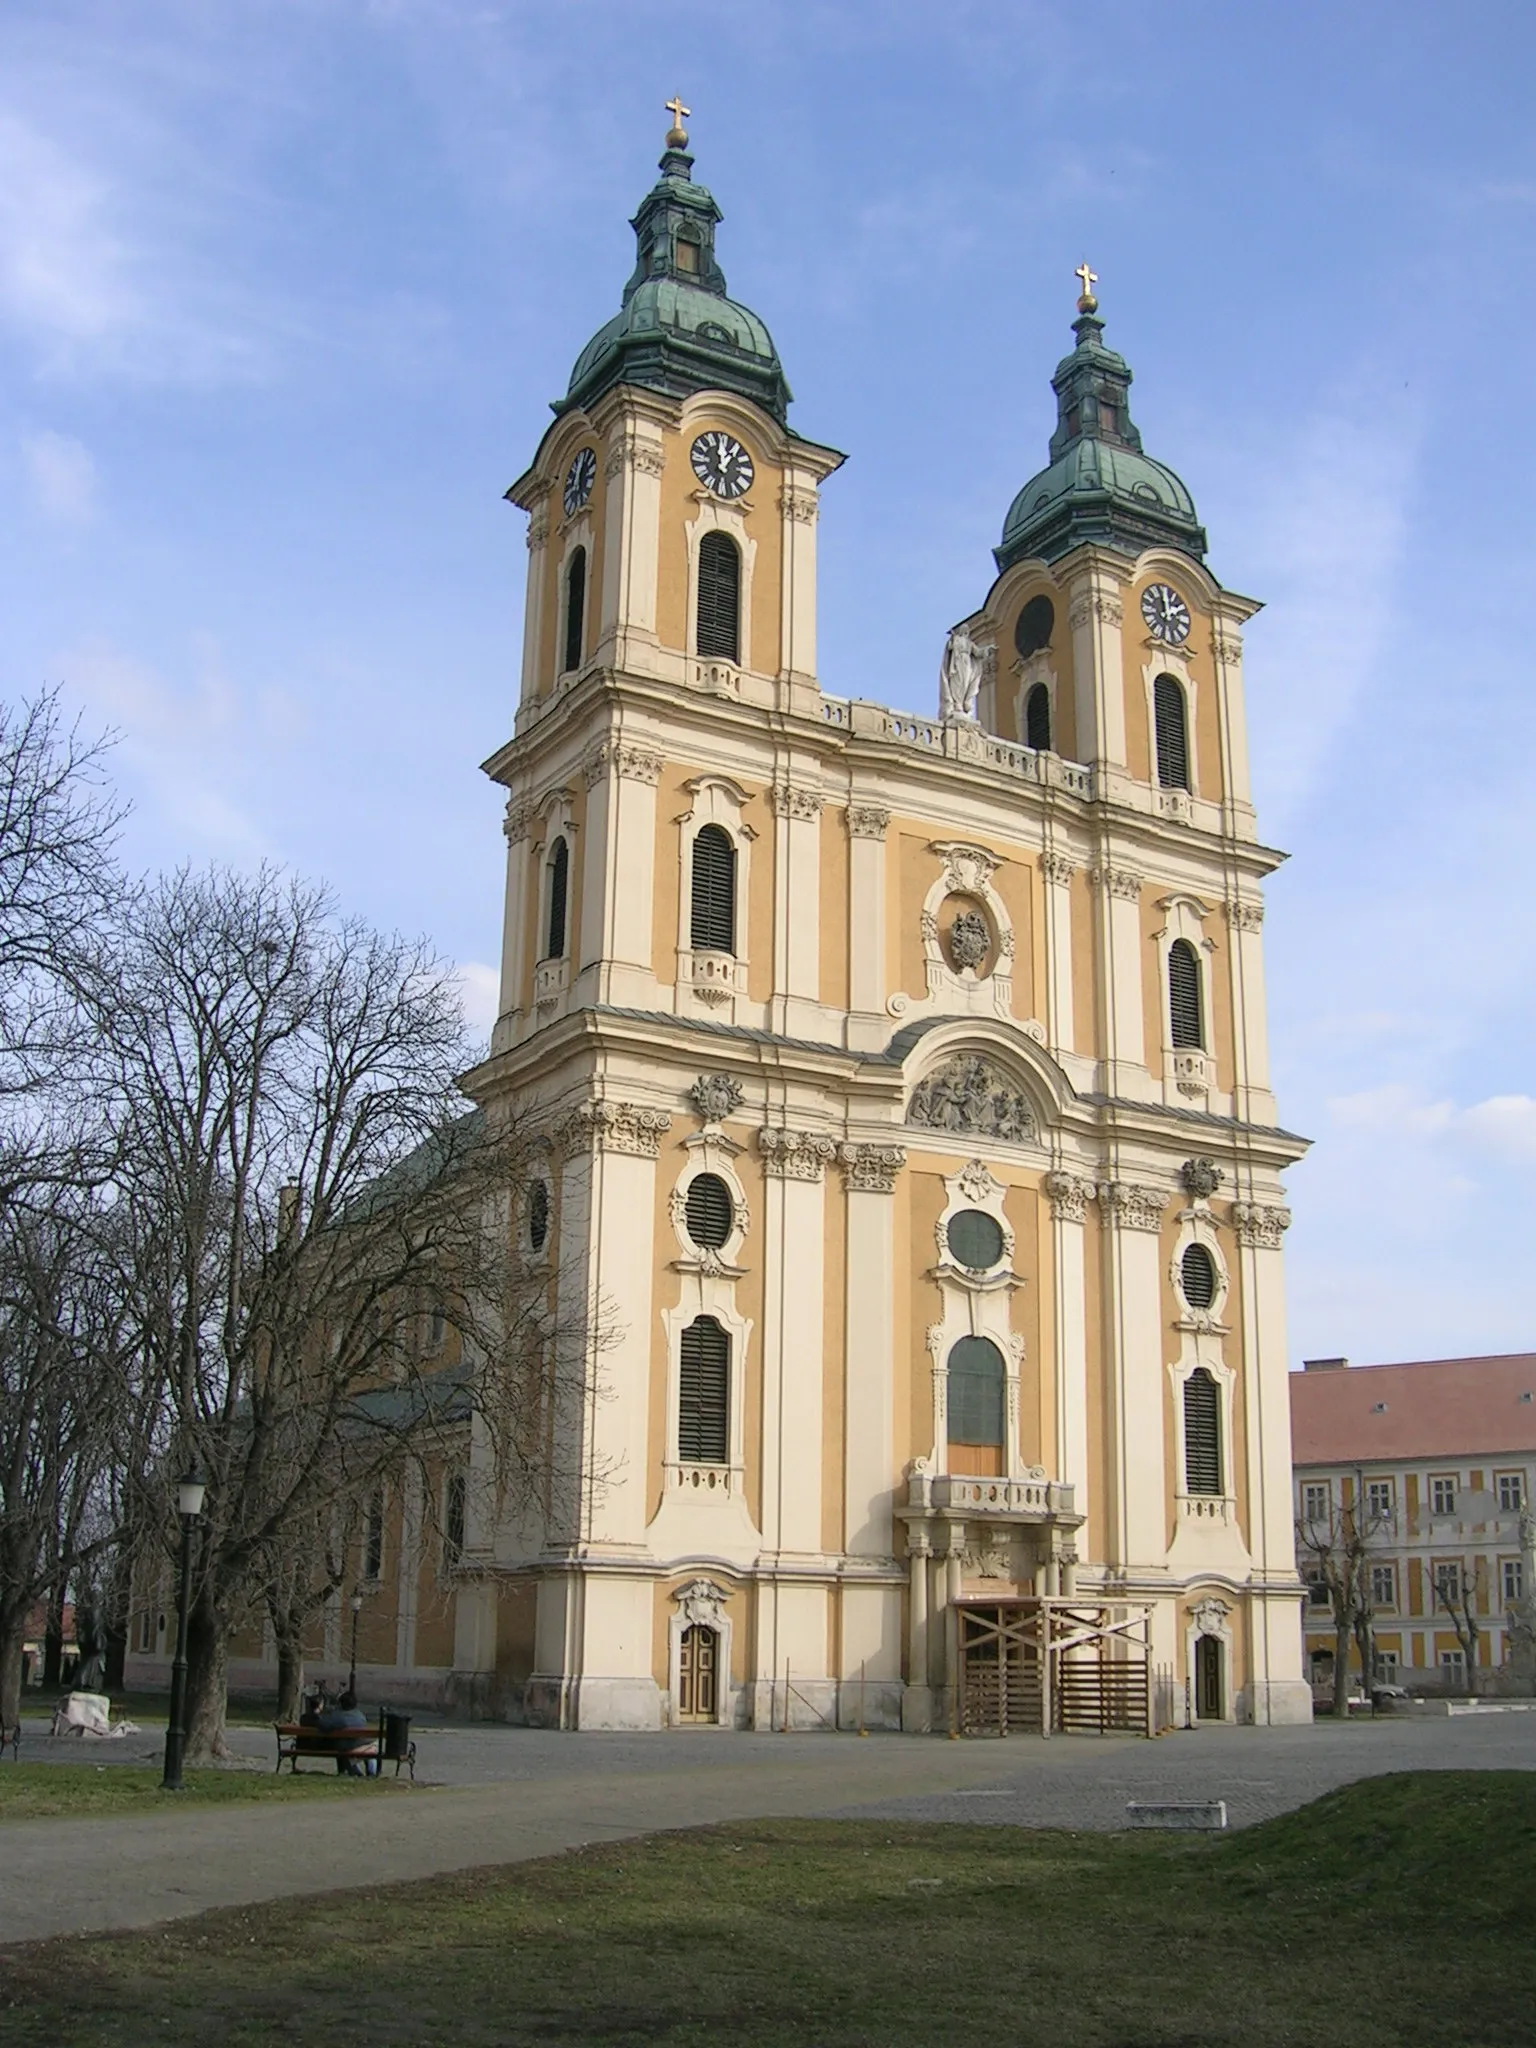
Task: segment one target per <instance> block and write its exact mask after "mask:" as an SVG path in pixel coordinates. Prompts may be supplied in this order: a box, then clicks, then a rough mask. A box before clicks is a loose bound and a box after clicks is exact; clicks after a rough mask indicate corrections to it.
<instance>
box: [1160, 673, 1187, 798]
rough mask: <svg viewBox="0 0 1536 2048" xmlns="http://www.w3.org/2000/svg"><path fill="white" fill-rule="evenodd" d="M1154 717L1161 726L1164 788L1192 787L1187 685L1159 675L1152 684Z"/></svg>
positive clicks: (1161, 783) (1161, 769)
mask: <svg viewBox="0 0 1536 2048" xmlns="http://www.w3.org/2000/svg"><path fill="white" fill-rule="evenodd" d="M1152 714H1153V719H1154V722H1155V724H1156V727H1157V779H1158V783H1159V785H1160V786H1161V787H1162V788H1163V789H1185V790H1187V789H1188V788H1189V722H1188V721H1189V713H1188V709H1187V707H1186V705H1185V702H1184V688H1183V685H1182V684H1181V683H1180V682H1178V680H1177V679H1176V678H1175V677H1173V676H1159V677H1158V678H1157V681H1156V682H1155V683H1154V684H1153V685H1152Z"/></svg>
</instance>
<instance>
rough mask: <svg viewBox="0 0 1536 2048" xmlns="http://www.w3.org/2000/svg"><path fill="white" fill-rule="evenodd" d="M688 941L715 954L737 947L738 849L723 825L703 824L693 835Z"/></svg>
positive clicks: (728, 951)
mask: <svg viewBox="0 0 1536 2048" xmlns="http://www.w3.org/2000/svg"><path fill="white" fill-rule="evenodd" d="M689 943H690V944H691V945H693V946H696V947H702V948H707V949H708V950H709V951H711V952H715V953H734V952H735V950H736V849H735V847H734V846H733V845H732V844H731V835H730V834H729V832H727V831H726V830H725V829H724V828H723V827H722V826H720V825H701V826H700V828H699V830H698V831H697V832H696V833H695V834H694V840H693V915H692V931H691V934H690V939H689Z"/></svg>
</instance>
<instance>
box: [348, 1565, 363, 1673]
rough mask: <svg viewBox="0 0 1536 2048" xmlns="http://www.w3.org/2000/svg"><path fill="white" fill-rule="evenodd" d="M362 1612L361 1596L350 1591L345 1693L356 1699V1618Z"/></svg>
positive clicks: (354, 1590) (355, 1589)
mask: <svg viewBox="0 0 1536 2048" xmlns="http://www.w3.org/2000/svg"><path fill="white" fill-rule="evenodd" d="M362 1611H363V1596H362V1594H361V1593H359V1592H358V1590H357V1588H356V1587H355V1586H354V1587H353V1589H352V1668H351V1670H350V1671H349V1672H348V1673H347V1691H348V1692H349V1693H351V1695H352V1697H353V1698H354V1699H356V1698H357V1618H358V1616H359V1615H360V1614H361V1613H362Z"/></svg>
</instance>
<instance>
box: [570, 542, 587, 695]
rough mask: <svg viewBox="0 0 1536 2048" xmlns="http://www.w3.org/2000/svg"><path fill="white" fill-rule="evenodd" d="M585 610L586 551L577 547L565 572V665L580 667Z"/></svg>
mask: <svg viewBox="0 0 1536 2048" xmlns="http://www.w3.org/2000/svg"><path fill="white" fill-rule="evenodd" d="M586 610H587V551H586V549H585V548H578V549H577V550H576V552H575V554H573V555H572V556H571V559H570V563H569V565H568V566H567V568H566V572H565V667H566V668H568V669H572V668H580V667H581V635H582V628H583V626H584V624H585V622H586Z"/></svg>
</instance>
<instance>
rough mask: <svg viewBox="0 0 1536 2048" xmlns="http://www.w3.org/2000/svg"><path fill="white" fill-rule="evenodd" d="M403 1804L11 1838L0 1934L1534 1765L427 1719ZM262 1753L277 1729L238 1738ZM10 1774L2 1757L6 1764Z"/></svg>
mask: <svg viewBox="0 0 1536 2048" xmlns="http://www.w3.org/2000/svg"><path fill="white" fill-rule="evenodd" d="M417 1734H418V1740H419V1744H420V1757H419V1760H418V1767H417V1768H418V1775H419V1777H420V1779H421V1781H422V1786H423V1790H422V1791H421V1792H420V1793H419V1794H418V1795H417V1796H414V1797H401V1798H394V1797H391V1796H389V1795H388V1794H384V1795H382V1796H381V1795H380V1794H379V1793H378V1792H377V1791H376V1790H375V1789H374V1788H372V1787H370V1786H368V1785H366V1784H359V1785H358V1787H357V1799H356V1802H355V1804H353V1803H351V1802H349V1803H348V1804H347V1805H346V1806H345V1807H344V1808H342V1807H338V1805H337V1804H336V1803H335V1802H333V1801H330V1800H326V1801H324V1802H319V1801H317V1802H314V1803H312V1804H311V1803H306V1804H303V1805H295V1806H292V1807H279V1808H274V1807H270V1806H255V1805H253V1806H232V1807H213V1808H199V1809H195V1810H192V1811H188V1812H183V1813H171V1812H168V1813H165V1814H163V1815H162V1814H155V1815H151V1816H147V1817H138V1816H135V1817H133V1818H131V1819H122V1818H114V1817H110V1816H103V1817H101V1818H98V1819H82V1820H54V1821H19V1822H15V1823H12V1824H8V1825H6V1826H5V1827H4V1829H3V1840H4V1848H5V1852H6V1853H5V1856H4V1859H3V1866H0V1939H4V1940H6V1941H13V1942H14V1941H27V1940H36V1939H39V1938H41V1937H43V1936H46V1935H54V1934H69V1933H78V1932H82V1931H85V1930H88V1929H100V1928H115V1927H142V1926H148V1925H152V1924H154V1923H155V1922H157V1921H162V1920H168V1919H176V1918H179V1917H181V1916H182V1915H185V1914H190V1913H197V1912H201V1911H203V1910H204V1909H205V1908H207V1907H211V1906H231V1905H245V1904H251V1903H253V1902H255V1901H257V1900H260V1899H272V1898H281V1897H284V1896H287V1895H291V1894H295V1893H303V1892H314V1891H330V1890H336V1889H340V1888H343V1887H346V1886H351V1885H364V1884H378V1883H387V1882H393V1881H399V1880H403V1879H408V1878H422V1877H430V1876H432V1875H433V1874H434V1873H436V1872H439V1871H447V1870H462V1869H470V1868H474V1867H476V1866H480V1865H486V1864H497V1863H512V1862H520V1861H522V1860H524V1859H526V1858H528V1857H533V1856H549V1855H555V1854H557V1853H559V1852H560V1851H561V1850H564V1849H569V1848H574V1847H577V1846H579V1845H581V1844H584V1843H589V1842H599V1841H614V1840H620V1839H622V1838H623V1837H625V1836H629V1835H636V1834H645V1833H649V1832H652V1831H653V1830H656V1829H659V1828H679V1827H693V1826H700V1825H704V1824H708V1823H710V1822H717V1821H729V1820H746V1819H751V1818H753V1817H757V1816H766V1815H777V1816H796V1817H821V1818H842V1819H866V1820H867V1819H875V1818H888V1819H901V1820H908V1821H964V1822H970V1823H992V1824H995V1825H998V1826H1015V1827H1019V1826H1022V1827H1051V1828H1114V1827H1121V1826H1124V1825H1125V1808H1126V1804H1127V1802H1128V1801H1130V1800H1133V1799H1139V1800H1147V1799H1151V1800H1162V1799H1173V1800H1190V1799H1224V1800H1225V1801H1226V1802H1227V1808H1228V1813H1229V1816H1230V1820H1231V1823H1232V1825H1233V1826H1236V1827H1241V1826H1245V1825H1248V1824H1251V1823H1252V1822H1254V1821H1258V1820H1263V1819H1266V1818H1268V1817H1269V1816H1270V1815H1272V1814H1276V1813H1281V1812H1284V1811H1286V1810H1287V1809H1288V1808H1291V1807H1295V1806H1300V1805H1303V1804H1304V1803H1305V1802H1306V1801H1308V1800H1310V1799H1315V1798H1317V1797H1318V1796H1319V1795H1320V1794H1321V1793H1323V1792H1326V1791H1328V1790H1330V1789H1331V1788H1332V1787H1333V1786H1335V1785H1341V1784H1346V1783H1348V1782H1349V1781H1350V1780H1352V1779H1355V1778H1362V1777H1370V1776H1374V1775H1377V1774H1379V1773H1382V1772H1386V1771H1408V1770H1511V1769H1513V1770H1529V1769H1532V1768H1536V1713H1513V1714H1489V1715H1477V1716H1468V1717H1465V1718H1459V1717H1458V1718H1455V1719H1450V1720H1440V1719H1434V1720H1427V1719H1426V1720H1422V1721H1419V1720H1415V1721H1407V1720H1385V1721H1378V1722H1374V1723H1372V1722H1357V1723H1354V1724H1351V1725H1346V1726H1342V1727H1338V1728H1335V1727H1334V1726H1333V1725H1332V1723H1330V1722H1326V1721H1324V1722H1320V1723H1318V1724H1317V1725H1316V1726H1313V1727H1300V1728H1226V1727H1216V1728H1203V1729H1199V1730H1197V1731H1195V1732H1193V1733H1185V1734H1176V1735H1167V1736H1164V1737H1162V1738H1161V1740H1159V1741H1157V1742H1140V1741H1134V1740H1131V1739H1126V1738H1105V1739H1092V1738H1084V1737H1079V1738H1064V1737H1058V1738H1056V1739H1054V1740H1052V1741H1043V1740H1041V1739H1040V1738H1039V1737H1019V1738H1015V1739H1013V1740H1010V1741H1007V1742H996V1741H993V1742H987V1741H964V1742H949V1741H945V1740H943V1739H942V1738H933V1739H927V1740H918V1739H913V1738H900V1737H894V1736H871V1737H868V1738H867V1739H865V1740H860V1739H859V1738H858V1737H857V1736H853V1735H786V1736H772V1735H729V1734H714V1733H701V1734H697V1735H692V1734H677V1735H666V1736H654V1735H653V1736H638V1737H637V1736H622V1735H558V1734H551V1733H547V1732H542V1731H534V1730H526V1729H512V1728H502V1727H491V1726H457V1727H448V1726H443V1725H440V1724H434V1723H432V1722H428V1721H423V1722H422V1723H421V1724H420V1725H419V1727H418V1729H417ZM232 1746H233V1747H235V1748H236V1749H237V1750H238V1752H239V1753H240V1754H242V1755H244V1756H247V1757H249V1758H250V1759H251V1761H252V1763H255V1762H256V1761H257V1760H258V1759H261V1760H268V1761H269V1760H270V1759H271V1757H272V1755H273V1745H272V1737H271V1735H270V1733H267V1734H262V1733H260V1732H258V1731H256V1730H237V1731H235V1733H234V1735H233V1737H232ZM22 1747H23V1754H24V1755H26V1756H27V1757H28V1758H29V1760H31V1761H34V1762H36V1761H40V1760H42V1759H43V1758H45V1757H49V1756H51V1757H54V1758H55V1759H57V1760H59V1761H65V1762H84V1761H92V1762H102V1763H107V1762H109V1761H110V1762H114V1763H140V1764H142V1763H144V1762H146V1761H151V1760H153V1761H158V1759H159V1756H160V1743H159V1741H158V1740H157V1739H156V1738H155V1737H153V1736H152V1735H149V1734H146V1736H145V1737H144V1738H143V1739H142V1740H141V1739H139V1738H136V1737H130V1738H129V1739H128V1740H127V1741H125V1742H121V1743H118V1742H113V1743H110V1744H108V1743H94V1744H86V1743H82V1742H80V1741H76V1740H64V1741H60V1742H57V1743H50V1742H49V1741H47V1740H46V1723H39V1724H36V1725H35V1726H29V1727H28V1729H27V1733H26V1737H25V1739H24V1741H23V1746H22ZM8 1768H9V1765H0V1769H8Z"/></svg>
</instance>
